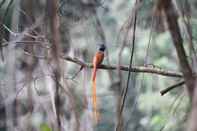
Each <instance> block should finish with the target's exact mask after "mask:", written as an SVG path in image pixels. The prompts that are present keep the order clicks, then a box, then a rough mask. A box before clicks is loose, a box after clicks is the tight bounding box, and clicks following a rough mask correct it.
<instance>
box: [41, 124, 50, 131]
mask: <svg viewBox="0 0 197 131" xmlns="http://www.w3.org/2000/svg"><path fill="white" fill-rule="evenodd" d="M40 131H52V129H51V128H50V127H49V126H48V125H47V124H46V123H42V124H41V125H40Z"/></svg>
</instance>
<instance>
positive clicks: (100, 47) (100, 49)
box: [99, 44, 106, 52]
mask: <svg viewBox="0 0 197 131" xmlns="http://www.w3.org/2000/svg"><path fill="white" fill-rule="evenodd" d="M105 48H106V47H105V45H104V44H101V45H99V51H102V52H104V51H105Z"/></svg>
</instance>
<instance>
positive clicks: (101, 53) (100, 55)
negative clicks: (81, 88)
mask: <svg viewBox="0 0 197 131" xmlns="http://www.w3.org/2000/svg"><path fill="white" fill-rule="evenodd" d="M104 51H105V45H104V44H101V45H100V47H99V50H98V51H97V52H96V54H95V56H94V58H93V71H92V83H93V86H92V95H93V96H92V102H93V112H94V118H95V119H96V121H98V118H99V113H98V112H97V100H96V71H97V67H98V66H99V65H100V64H101V63H102V61H103V58H104Z"/></svg>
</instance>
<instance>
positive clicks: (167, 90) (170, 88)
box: [160, 81, 185, 96]
mask: <svg viewBox="0 0 197 131" xmlns="http://www.w3.org/2000/svg"><path fill="white" fill-rule="evenodd" d="M183 84H185V81H181V82H179V83H176V84H175V85H172V86H170V87H168V88H166V89H164V90H161V91H160V94H161V95H162V96H163V95H165V94H166V93H168V92H169V91H171V90H173V89H175V88H177V87H179V86H182V85H183Z"/></svg>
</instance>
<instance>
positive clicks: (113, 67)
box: [24, 52, 183, 78]
mask: <svg viewBox="0 0 197 131" xmlns="http://www.w3.org/2000/svg"><path fill="white" fill-rule="evenodd" d="M24 53H25V54H26V55H31V56H33V57H37V58H39V59H47V57H45V56H37V55H32V54H30V53H28V52H24ZM61 58H62V59H64V60H66V61H69V62H72V63H75V64H77V65H80V66H82V67H86V68H93V64H92V63H86V62H84V61H82V60H79V59H77V58H72V57H70V56H62V57H61ZM117 68H120V70H122V71H130V72H136V73H149V74H156V75H161V76H167V77H177V78H182V77H183V75H182V73H180V72H175V71H169V70H164V69H161V68H158V67H152V66H151V67H148V66H133V67H132V68H131V69H130V70H129V67H128V66H126V65H121V66H120V67H117V65H104V64H101V65H100V66H98V69H103V70H117Z"/></svg>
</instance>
